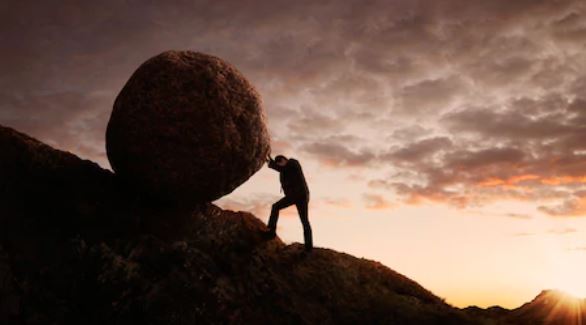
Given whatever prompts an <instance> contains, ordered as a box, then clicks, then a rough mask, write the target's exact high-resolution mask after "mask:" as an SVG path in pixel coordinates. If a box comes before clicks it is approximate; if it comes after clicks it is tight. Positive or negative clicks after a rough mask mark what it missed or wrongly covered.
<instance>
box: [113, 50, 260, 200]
mask: <svg viewBox="0 0 586 325" xmlns="http://www.w3.org/2000/svg"><path fill="white" fill-rule="evenodd" d="M106 150H107V154H108V159H109V160H110V164H111V166H112V168H113V169H114V171H115V172H116V174H117V175H119V176H120V177H122V178H124V179H126V180H127V181H128V183H130V184H132V185H133V186H136V187H138V188H139V189H141V190H144V191H145V192H147V193H149V194H152V195H153V196H155V197H156V198H160V199H164V200H170V201H174V202H177V203H181V204H193V203H199V202H207V201H213V200H215V199H218V198H220V197H222V196H223V195H226V194H228V193H230V192H232V191H233V190H234V189H235V188H236V187H238V186H239V185H241V184H242V183H244V182H245V181H246V180H247V179H248V178H249V177H250V176H252V175H253V174H254V173H255V172H256V171H258V170H259V169H260V168H261V167H262V165H263V163H264V159H265V157H266V156H267V154H268V152H269V150H270V140H269V135H268V132H267V129H266V125H265V115H264V111H263V108H262V104H261V100H260V96H259V94H258V93H257V92H256V90H255V89H254V87H253V86H252V85H251V84H250V82H248V81H247V80H246V79H245V78H244V76H243V75H242V74H241V73H240V72H239V71H238V70H236V68H235V67H234V66H232V65H231V64H229V63H227V62H226V61H223V60H221V59H219V58H217V57H214V56H211V55H207V54H203V53H198V52H191V51H167V52H164V53H161V54H159V55H157V56H155V57H153V58H151V59H149V60H148V61H146V62H145V63H143V64H142V65H141V66H140V67H139V68H138V69H137V70H136V71H135V72H134V74H133V75H132V76H131V77H130V79H129V80H128V82H127V83H126V85H125V86H124V88H122V91H120V94H118V97H117V98H116V101H115V102H114V109H113V111H112V115H111V117H110V121H109V122H108V129H107V132H106Z"/></svg>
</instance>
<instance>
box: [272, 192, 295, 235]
mask: <svg viewBox="0 0 586 325" xmlns="http://www.w3.org/2000/svg"><path fill="white" fill-rule="evenodd" d="M293 203H294V202H293V200H292V199H291V198H290V197H287V196H285V197H284V198H282V199H280V200H279V201H277V202H275V203H274V204H273V206H272V208H271V216H270V218H269V224H268V227H269V231H270V232H271V233H273V234H274V233H276V231H277V221H279V210H281V209H284V208H286V207H288V206H290V205H292V204H293Z"/></svg>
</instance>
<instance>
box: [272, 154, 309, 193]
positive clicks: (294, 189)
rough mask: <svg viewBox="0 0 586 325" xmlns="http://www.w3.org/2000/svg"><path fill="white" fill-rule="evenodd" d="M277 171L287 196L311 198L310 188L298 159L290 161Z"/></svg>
mask: <svg viewBox="0 0 586 325" xmlns="http://www.w3.org/2000/svg"><path fill="white" fill-rule="evenodd" d="M275 169H277V168H275ZM277 170H278V171H279V172H280V176H279V179H280V181H281V186H282V187H283V191H284V192H285V195H287V196H295V197H309V187H308V186H307V182H306V181H305V176H304V175H303V169H302V168H301V164H300V163H299V161H298V160H297V159H294V158H290V159H288V161H287V164H286V165H285V166H283V167H282V168H279V169H277Z"/></svg>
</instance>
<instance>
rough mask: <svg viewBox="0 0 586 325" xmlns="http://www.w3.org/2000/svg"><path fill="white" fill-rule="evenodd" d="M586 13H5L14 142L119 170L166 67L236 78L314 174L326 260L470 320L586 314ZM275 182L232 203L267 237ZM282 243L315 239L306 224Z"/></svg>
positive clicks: (202, 9)
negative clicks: (117, 121)
mask: <svg viewBox="0 0 586 325" xmlns="http://www.w3.org/2000/svg"><path fill="white" fill-rule="evenodd" d="M585 11H586V3H585V2H584V1H581V0H547V1H545V0H516V1H510V0H491V1H483V0H482V1H481V0H433V1H432V0H421V1H417V0H395V1H393V0H387V1H368V0H366V1H365V0H360V1H358V0H348V1H309V0H300V1H278V0H259V1H246V0H240V1H186V0H185V1H180V0H170V1H146V0H143V1H136V0H127V1H113V0H105V1H70V0H65V1H41V2H39V1H34V2H33V1H18V2H16V1H3V2H1V3H0V53H2V54H1V60H0V71H2V73H1V74H0V124H2V125H4V126H9V127H13V128H16V129H18V130H20V131H23V132H26V133H28V134H30V135H32V136H34V137H36V138H38V139H40V140H42V141H44V142H46V143H49V144H51V145H52V146H54V147H56V148H59V149H63V150H68V151H71V152H73V153H75V154H77V155H79V156H81V157H83V158H86V159H91V160H94V161H96V162H98V163H99V164H100V165H101V166H103V167H104V168H109V164H108V160H107V157H106V154H105V143H104V141H105V130H106V125H107V122H108V118H109V115H110V112H111V109H112V104H113V102H114V99H115V98H116V95H117V94H118V92H119V91H120V89H121V88H122V86H123V85H124V84H125V82H126V81H127V80H128V78H129V77H130V75H131V74H132V73H133V71H134V70H135V69H136V68H137V67H138V66H139V65H140V64H141V63H142V62H144V61H145V60H147V59H148V58H150V57H152V56H154V55H157V54H159V53H161V52H163V51H166V50H171V49H174V50H194V51H200V52H204V53H208V54H212V55H216V56H219V57H221V58H223V59H225V60H227V61H228V62H230V63H232V64H234V65H235V66H236V67H237V68H238V69H239V70H240V71H241V72H242V73H243V74H244V75H245V76H246V77H247V78H248V79H249V80H250V81H251V82H252V83H253V84H254V85H255V86H256V88H257V89H258V91H259V93H260V94H261V96H262V98H263V105H264V109H265V113H266V116H267V123H268V128H269V132H270V134H271V137H272V152H273V155H276V154H284V155H285V156H288V157H295V158H297V159H298V160H299V161H300V162H301V164H302V166H303V171H304V173H305V175H306V178H307V179H308V182H309V187H310V191H311V201H310V205H309V208H310V212H309V216H310V221H311V223H312V227H313V233H314V242H315V245H316V246H318V247H327V248H331V249H335V250H339V251H344V252H348V253H351V254H354V255H356V256H359V257H365V258H368V259H373V260H378V261H381V262H382V263H384V264H385V265H387V266H389V267H390V268H392V269H394V270H396V271H398V272H400V273H403V274H405V275H406V276H408V277H410V278H411V279H414V280H416V281H417V282H419V283H420V284H422V285H423V286H425V287H426V288H428V289H430V290H431V291H432V292H434V293H435V294H436V295H438V296H440V297H442V298H445V299H446V301H447V302H448V303H451V304H454V305H456V306H459V307H462V306H468V305H478V306H482V307H486V306H491V305H497V304H498V305H502V306H505V307H517V306H519V305H521V304H522V303H524V302H527V301H529V300H531V299H532V298H533V297H534V296H535V295H537V294H538V293H539V292H540V291H541V290H542V289H549V288H559V289H562V290H566V291H568V292H570V293H572V294H575V295H577V296H583V297H586V281H584V274H586V141H584V139H585V137H586V88H585V87H586V19H585V18H586V17H585V15H586V12H585ZM279 188H280V186H279V182H278V175H277V174H276V173H275V172H274V171H273V170H270V169H268V168H266V167H265V168H263V169H261V170H260V171H259V172H258V173H256V174H255V175H254V176H253V177H251V178H250V179H249V181H247V182H246V183H245V184H243V185H242V186H241V187H239V188H238V189H236V190H235V191H234V192H233V193H231V194H229V195H227V196H225V197H223V198H221V199H220V200H218V201H216V202H215V203H216V204H218V205H219V206H221V207H224V208H228V209H234V210H243V211H250V212H252V213H254V214H255V215H256V216H257V217H258V218H260V219H261V220H263V221H267V219H268V215H269V212H270V206H271V204H272V203H273V202H274V201H276V200H278V199H279V198H280V196H281V195H282V194H281V193H279ZM278 233H279V235H280V236H281V237H282V238H283V239H284V240H285V241H286V242H296V241H302V240H303V236H302V228H301V224H300V222H299V219H298V217H297V215H296V211H295V208H294V207H291V208H289V209H287V210H285V211H283V212H282V218H281V220H280V221H279V228H278Z"/></svg>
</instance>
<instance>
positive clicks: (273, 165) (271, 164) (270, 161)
mask: <svg viewBox="0 0 586 325" xmlns="http://www.w3.org/2000/svg"><path fill="white" fill-rule="evenodd" d="M266 161H267V163H268V164H269V168H272V169H274V170H276V171H278V172H280V171H281V169H282V167H281V166H279V165H277V162H275V160H274V159H273V157H271V155H270V154H269V155H268V157H267V159H266Z"/></svg>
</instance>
